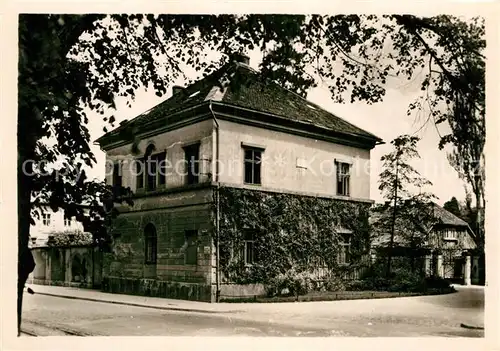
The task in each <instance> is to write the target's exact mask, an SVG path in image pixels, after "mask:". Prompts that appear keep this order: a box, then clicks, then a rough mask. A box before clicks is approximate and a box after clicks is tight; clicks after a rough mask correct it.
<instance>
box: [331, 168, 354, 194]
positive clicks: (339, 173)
mask: <svg viewBox="0 0 500 351" xmlns="http://www.w3.org/2000/svg"><path fill="white" fill-rule="evenodd" d="M335 167H336V172H335V192H336V194H337V195H338V196H351V169H352V164H351V163H349V162H345V161H341V160H335ZM342 167H347V173H345V172H343V171H342ZM341 177H342V179H340V178H341ZM346 179H347V181H346ZM340 181H342V192H339V182H340ZM346 183H347V184H346Z"/></svg>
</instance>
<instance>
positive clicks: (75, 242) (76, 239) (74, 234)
mask: <svg viewBox="0 0 500 351" xmlns="http://www.w3.org/2000/svg"><path fill="white" fill-rule="evenodd" d="M92 243H93V240H92V234H90V233H86V232H82V231H79V230H64V231H60V232H51V233H49V240H48V242H47V246H51V247H66V246H82V245H90V244H92Z"/></svg>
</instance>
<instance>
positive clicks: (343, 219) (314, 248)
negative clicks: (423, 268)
mask: <svg viewBox="0 0 500 351" xmlns="http://www.w3.org/2000/svg"><path fill="white" fill-rule="evenodd" d="M218 191H219V213H220V219H219V245H220V246H219V251H220V267H221V271H222V273H223V274H224V276H225V277H226V278H227V279H229V280H231V281H233V282H235V283H240V284H246V283H264V284H266V283H270V282H272V281H273V279H275V278H276V277H277V276H279V275H283V274H286V273H287V272H289V271H294V272H296V273H297V274H301V273H303V272H312V271H314V270H315V269H317V268H319V267H321V268H323V269H325V268H326V270H327V271H328V272H331V273H334V272H340V271H345V270H349V269H354V268H355V267H356V263H357V262H361V259H362V258H363V257H364V256H365V255H366V254H367V253H368V250H369V227H368V210H369V207H370V204H369V203H357V202H350V201H342V200H337V199H328V198H317V197H309V196H298V195H292V194H283V193H271V192H264V191H259V190H248V189H237V188H229V187H222V188H220V189H219V190H218ZM340 228H342V230H339V229H340ZM247 231H251V232H252V233H253V234H254V240H255V242H254V245H255V261H254V262H253V264H251V265H245V262H244V260H243V255H242V254H241V253H242V251H243V250H244V245H245V244H244V242H245V240H244V239H245V237H244V235H245V233H246V232H247ZM346 231H349V232H350V234H347V235H349V236H350V237H351V238H350V250H349V258H350V259H349V261H350V262H349V264H348V265H345V264H342V263H339V262H338V256H339V253H340V247H341V245H340V242H341V240H342V238H343V235H345V232H346ZM343 233H344V234H343Z"/></svg>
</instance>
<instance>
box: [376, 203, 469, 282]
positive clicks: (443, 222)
mask: <svg viewBox="0 0 500 351" xmlns="http://www.w3.org/2000/svg"><path fill="white" fill-rule="evenodd" d="M429 206H430V210H431V211H430V212H429V213H430V214H432V217H433V221H432V222H435V223H433V224H432V226H431V227H430V228H429V229H428V233H425V237H424V238H425V240H424V241H423V242H422V245H421V246H420V247H419V248H418V253H416V252H414V255H416V256H417V258H418V262H419V267H418V268H419V269H420V270H421V271H422V273H423V274H424V275H426V276H438V277H441V278H445V279H448V280H450V281H452V282H455V283H461V284H465V285H470V284H477V283H478V282H479V257H478V255H477V253H476V252H475V249H476V248H477V245H476V243H475V241H474V239H475V238H474V233H473V231H472V229H471V228H470V226H469V225H468V224H467V222H465V221H464V220H462V219H461V218H458V217H457V216H455V215H454V214H453V213H451V212H449V211H447V210H446V209H444V208H443V207H441V206H439V205H438V204H436V203H430V204H429ZM388 211H390V209H388ZM386 215H389V216H392V213H389V214H386ZM380 216H381V213H380V211H374V212H373V213H372V216H371V218H370V219H371V221H372V222H373V223H375V222H376V221H377V220H378V218H379V217H380ZM398 223H399V222H397V221H396V226H395V235H394V242H393V255H396V256H401V257H404V256H407V257H408V256H410V252H411V250H408V249H409V244H408V238H407V235H406V234H408V233H405V230H406V229H405V228H404V227H401V226H400V225H398ZM389 242H390V233H386V232H384V233H380V235H378V236H377V237H375V238H374V240H372V247H373V249H374V250H373V251H374V252H376V253H378V254H379V255H384V251H385V250H387V249H388V247H389Z"/></svg>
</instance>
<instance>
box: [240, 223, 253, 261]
mask: <svg viewBox="0 0 500 351" xmlns="http://www.w3.org/2000/svg"><path fill="white" fill-rule="evenodd" d="M248 234H250V235H251V239H247V238H246V235H248ZM249 244H251V255H252V260H251V262H250V261H249V257H248V251H249V247H248V246H249ZM242 258H243V262H244V263H245V265H246V266H250V265H253V264H255V233H254V232H253V231H250V232H247V233H244V234H243V252H242Z"/></svg>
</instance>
